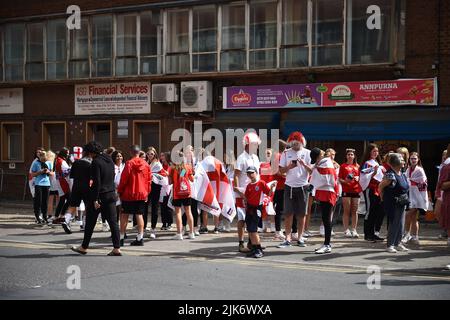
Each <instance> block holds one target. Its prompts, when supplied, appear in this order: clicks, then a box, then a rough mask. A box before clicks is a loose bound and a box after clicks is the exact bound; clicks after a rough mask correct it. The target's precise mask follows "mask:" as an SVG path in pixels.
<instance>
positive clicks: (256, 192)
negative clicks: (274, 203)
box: [245, 180, 270, 207]
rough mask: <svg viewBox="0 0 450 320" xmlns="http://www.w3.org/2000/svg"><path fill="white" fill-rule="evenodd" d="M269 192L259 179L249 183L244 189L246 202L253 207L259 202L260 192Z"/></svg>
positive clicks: (265, 184)
mask: <svg viewBox="0 0 450 320" xmlns="http://www.w3.org/2000/svg"><path fill="white" fill-rule="evenodd" d="M262 193H264V194H267V195H268V194H269V193H270V188H269V186H268V185H267V183H265V182H264V181H263V180H259V181H257V182H255V183H249V184H248V185H247V188H246V189H245V198H246V199H247V204H248V205H250V206H253V207H257V206H259V205H260V202H261V194H262Z"/></svg>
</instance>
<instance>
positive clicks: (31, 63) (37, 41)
mask: <svg viewBox="0 0 450 320" xmlns="http://www.w3.org/2000/svg"><path fill="white" fill-rule="evenodd" d="M26 71H27V72H26V78H27V80H44V78H45V68H44V24H43V23H31V24H28V25H27V67H26Z"/></svg>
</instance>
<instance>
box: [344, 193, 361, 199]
mask: <svg viewBox="0 0 450 320" xmlns="http://www.w3.org/2000/svg"><path fill="white" fill-rule="evenodd" d="M342 198H359V193H356V192H342Z"/></svg>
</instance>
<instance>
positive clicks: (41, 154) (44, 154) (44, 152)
mask: <svg viewBox="0 0 450 320" xmlns="http://www.w3.org/2000/svg"><path fill="white" fill-rule="evenodd" d="M41 157H44V158H45V161H47V152H46V151H45V150H41V151H40V152H39V160H41Z"/></svg>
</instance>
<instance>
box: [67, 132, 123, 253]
mask: <svg viewBox="0 0 450 320" xmlns="http://www.w3.org/2000/svg"><path fill="white" fill-rule="evenodd" d="M83 149H84V150H85V151H86V152H87V153H88V155H89V156H90V157H91V158H92V159H93V160H92V163H91V175H90V177H91V179H92V186H91V187H90V190H89V205H87V206H86V211H87V215H86V227H85V230H84V239H83V243H82V245H81V246H80V247H72V250H73V251H75V252H78V253H80V254H86V253H87V249H88V248H89V242H90V241H91V237H92V233H93V232H94V228H95V224H96V222H97V217H98V214H99V212H100V211H101V212H102V214H103V216H104V217H105V218H106V220H107V221H108V224H109V226H110V229H111V238H112V242H113V246H114V249H113V250H112V251H111V252H110V253H108V255H109V256H121V255H122V254H121V253H120V242H119V240H120V239H119V226H118V225H117V218H116V214H117V213H116V193H115V186H114V175H115V173H114V163H113V161H112V159H111V157H109V156H107V155H105V154H103V153H102V152H101V151H102V150H103V147H102V146H101V145H100V144H99V143H97V142H95V141H91V142H89V143H88V144H87V145H85V146H84V147H83Z"/></svg>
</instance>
